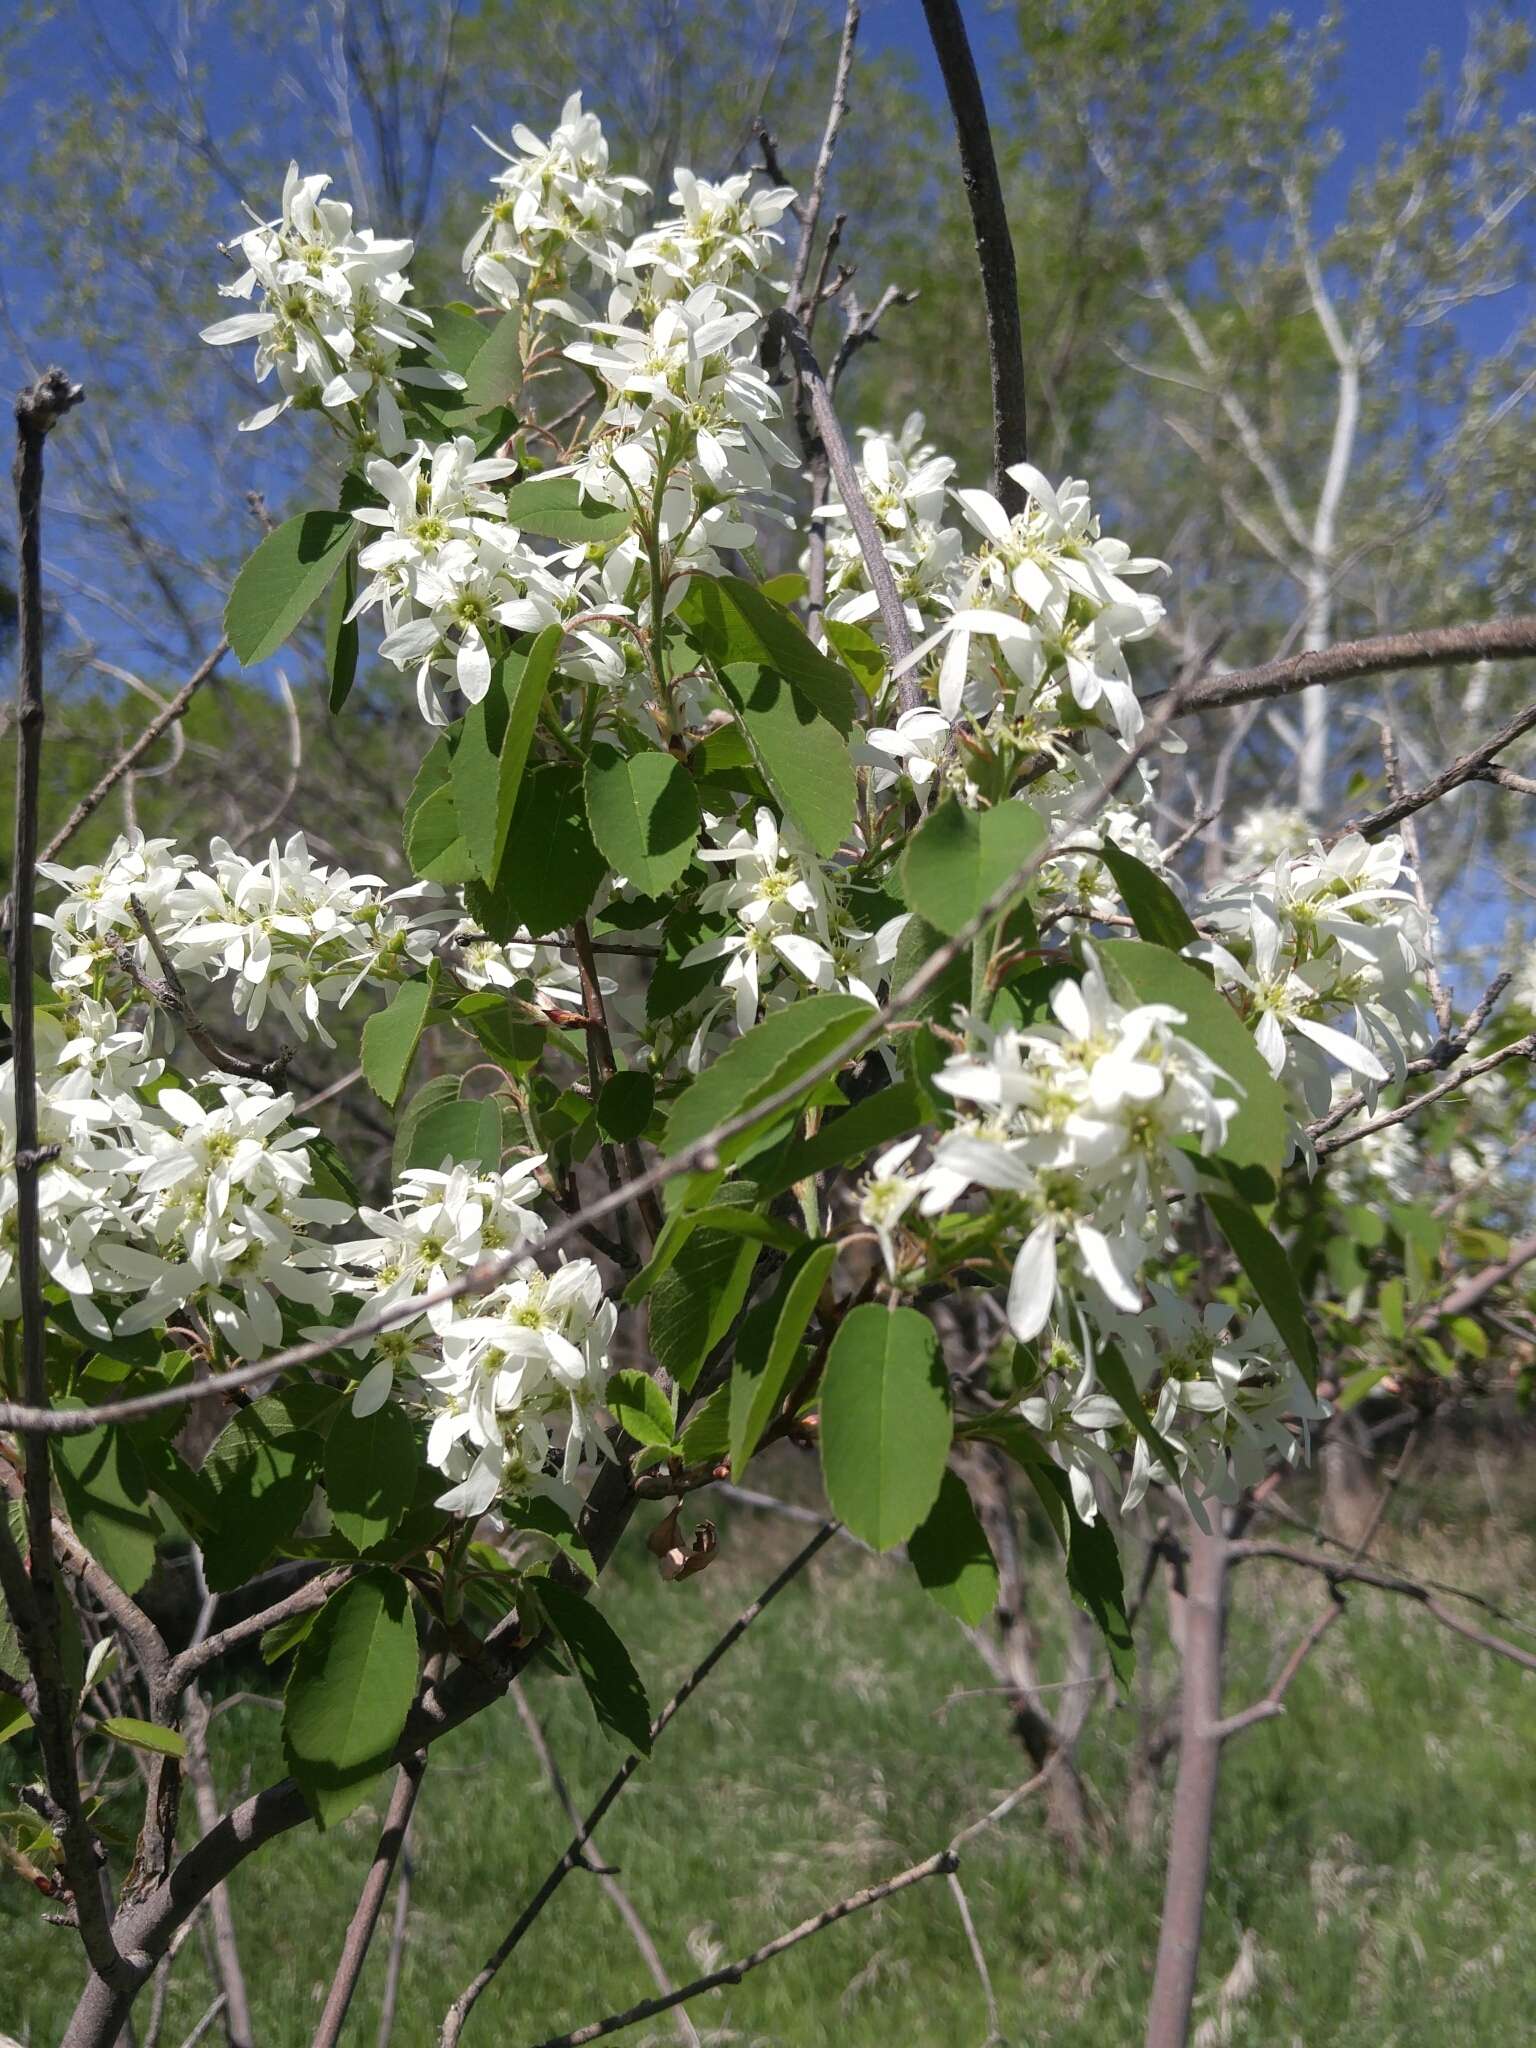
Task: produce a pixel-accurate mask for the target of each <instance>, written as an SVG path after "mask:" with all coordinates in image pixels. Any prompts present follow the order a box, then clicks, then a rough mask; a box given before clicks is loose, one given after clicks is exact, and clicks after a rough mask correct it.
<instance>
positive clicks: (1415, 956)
mask: <svg viewBox="0 0 1536 2048" xmlns="http://www.w3.org/2000/svg"><path fill="white" fill-rule="evenodd" d="M1409 879H1410V878H1409V876H1408V875H1407V873H1406V872H1405V868H1404V856H1403V842H1402V840H1401V839H1400V838H1397V837H1395V836H1394V837H1390V838H1387V839H1383V840H1381V841H1379V842H1377V843H1376V844H1374V845H1372V844H1370V843H1369V842H1368V841H1366V840H1364V839H1362V838H1361V837H1360V835H1359V834H1358V833H1348V834H1346V835H1345V837H1344V838H1342V839H1340V840H1338V841H1337V842H1336V843H1335V844H1334V845H1333V846H1331V847H1325V846H1323V845H1322V843H1321V842H1320V841H1317V840H1314V841H1313V842H1312V843H1311V845H1310V846H1308V847H1307V848H1306V849H1305V850H1304V851H1302V852H1300V853H1296V854H1281V855H1280V856H1279V857H1278V858H1277V859H1276V860H1275V861H1274V863H1273V865H1272V866H1271V867H1270V868H1269V869H1268V870H1267V871H1266V872H1265V873H1264V874H1263V875H1262V876H1261V877H1260V878H1259V879H1258V881H1256V882H1235V883H1233V884H1231V885H1229V886H1227V887H1225V888H1222V889H1220V890H1218V891H1217V893H1215V894H1214V895H1213V896H1212V897H1211V898H1210V899H1209V900H1208V901H1207V902H1206V903H1204V904H1203V905H1202V906H1201V907H1200V917H1201V921H1202V922H1203V923H1204V924H1205V925H1206V926H1207V927H1208V929H1209V930H1210V931H1211V932H1212V933H1213V934H1214V936H1213V937H1212V938H1209V939H1206V940H1203V941H1201V942H1199V943H1197V944H1195V945H1193V946H1191V947H1190V948H1189V949H1188V950H1190V951H1191V952H1193V953H1195V954H1196V955H1197V956H1198V957H1199V958H1202V959H1204V960H1207V961H1209V963H1210V964H1211V966H1212V967H1214V969H1215V970H1216V976H1217V980H1218V982H1219V983H1220V984H1221V985H1222V986H1223V987H1224V988H1225V989H1226V990H1227V991H1228V993H1229V994H1230V995H1231V997H1232V999H1233V1001H1234V1002H1235V1003H1236V1005H1237V1008H1238V1010H1239V1011H1240V1013H1241V1014H1243V1015H1244V1016H1245V1018H1246V1019H1247V1021H1248V1023H1249V1025H1250V1028H1251V1029H1252V1031H1253V1035H1254V1042H1255V1044H1256V1045H1257V1046H1258V1049H1259V1051H1260V1053H1262V1055H1263V1056H1264V1059H1265V1060H1266V1062H1267V1063H1268V1065H1269V1070H1270V1072H1271V1073H1272V1074H1274V1075H1275V1076H1276V1077H1277V1078H1278V1079H1280V1080H1281V1081H1283V1082H1284V1084H1285V1086H1286V1087H1287V1089H1288V1090H1289V1091H1290V1093H1291V1096H1292V1098H1293V1102H1294V1104H1295V1107H1296V1113H1297V1118H1298V1122H1305V1120H1306V1117H1307V1116H1313V1117H1318V1116H1322V1115H1324V1114H1326V1112H1327V1110H1328V1108H1329V1105H1330V1102H1331V1100H1332V1092H1333V1078H1332V1077H1333V1069H1332V1067H1331V1066H1330V1064H1329V1062H1330V1061H1336V1062H1337V1063H1338V1064H1339V1065H1341V1066H1343V1067H1346V1068H1347V1069H1348V1070H1349V1071H1350V1073H1351V1074H1353V1075H1354V1076H1356V1077H1357V1079H1358V1082H1359V1083H1360V1085H1361V1086H1363V1087H1364V1089H1365V1090H1366V1092H1367V1095H1368V1096H1370V1095H1371V1091H1373V1090H1374V1089H1375V1088H1377V1087H1379V1086H1380V1085H1381V1084H1382V1083H1383V1082H1386V1081H1388V1080H1392V1079H1399V1080H1400V1079H1401V1078H1402V1076H1403V1073H1404V1070H1405V1066H1406V1060H1407V1052H1408V1048H1410V1047H1412V1046H1415V1045H1417V1044H1421V1043H1423V1041H1424V1036H1425V1033H1424V1023H1423V1015H1422V1009H1421V1005H1420V1002H1419V999H1418V996H1417V994H1416V990H1415V983H1416V981H1417V979H1418V977H1419V976H1420V975H1421V974H1422V971H1423V967H1424V961H1425V957H1426V948H1427V944H1428V933H1427V932H1426V931H1425V929H1424V919H1423V916H1422V913H1421V912H1420V910H1419V907H1418V903H1417V900H1416V898H1415V896H1414V894H1413V891H1412V889H1411V888H1410V887H1408V886H1407V884H1408V882H1409ZM1330 1019H1334V1020H1338V1021H1333V1022H1330V1021H1328V1020H1330ZM1341 1021H1352V1022H1353V1025H1354V1031H1353V1033H1350V1032H1347V1031H1344V1030H1341V1029H1340V1028H1339V1022H1341Z"/></svg>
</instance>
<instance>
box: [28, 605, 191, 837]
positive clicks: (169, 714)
mask: <svg viewBox="0 0 1536 2048" xmlns="http://www.w3.org/2000/svg"><path fill="white" fill-rule="evenodd" d="M228 652H229V642H228V641H227V640H221V641H220V642H219V644H218V646H217V647H215V648H214V650H213V652H212V654H210V655H209V656H208V657H207V659H206V660H205V661H203V662H201V663H200V664H199V665H198V667H197V668H195V669H194V670H193V671H192V673H191V675H189V676H188V677H187V680H186V681H185V682H184V683H183V684H182V686H181V688H180V689H179V690H178V691H177V692H176V694H175V696H174V697H173V698H172V699H171V700H170V702H169V703H168V704H167V705H166V707H165V709H164V710H163V711H162V712H160V713H159V714H158V716H156V717H155V718H152V719H151V720H150V722H149V724H148V725H146V726H145V728H144V730H143V731H142V732H141V733H140V734H139V736H138V738H137V739H136V740H135V741H134V742H133V743H132V745H131V746H129V747H128V748H126V749H125V751H124V752H123V753H121V754H119V755H118V757H117V759H116V760H115V761H114V762H113V763H112V766H111V767H110V768H109V769H108V770H107V772H106V774H105V775H103V776H102V778H101V780H100V781H99V782H98V783H97V784H96V786H95V787H94V788H93V789H91V790H89V791H88V792H87V793H86V794H85V795H84V796H83V797H81V799H80V801H79V803H77V804H76V805H75V808H74V809H73V810H72V811H71V812H70V814H69V816H68V817H67V818H66V819H65V820H64V823H63V824H62V825H61V826H60V827H59V829H58V831H57V832H55V833H54V835H53V837H52V838H51V839H50V840H49V842H48V844H47V845H46V846H45V847H44V848H43V850H42V853H41V854H40V855H39V858H40V859H41V860H57V859H58V857H59V855H60V853H61V852H62V851H63V850H64V848H65V847H66V846H67V845H68V844H69V842H70V840H71V839H73V838H74V836H75V834H76V833H77V832H78V831H79V830H80V827H81V826H82V825H83V824H84V823H85V821H86V820H87V818H89V817H90V816H91V815H92V814H93V812H95V811H97V810H99V809H100V808H101V805H102V804H103V803H104V802H105V801H106V799H107V798H108V797H109V796H110V795H111V794H112V791H113V790H114V789H115V788H116V787H117V785H118V783H119V782H121V781H122V779H123V777H124V776H125V775H126V774H128V773H129V771H130V770H131V769H132V768H133V767H134V766H135V765H136V764H137V763H138V762H139V761H140V760H142V759H143V757H144V755H145V754H147V753H148V752H149V749H150V748H151V747H152V746H153V745H154V743H155V741H156V740H157V739H159V737H160V735H161V734H162V733H164V732H168V731H169V730H170V728H171V727H172V726H173V725H174V724H175V723H176V722H177V720H178V719H179V718H182V717H183V716H184V715H185V713H186V710H187V706H188V705H189V704H190V703H191V702H192V699H193V698H194V697H195V696H196V695H197V693H198V691H199V690H200V689H201V688H202V687H203V685H204V683H206V682H207V681H208V679H209V677H210V676H211V675H212V674H213V672H214V670H215V669H216V668H217V667H218V665H219V663H220V662H221V661H222V660H223V659H224V657H225V655H226V654H228Z"/></svg>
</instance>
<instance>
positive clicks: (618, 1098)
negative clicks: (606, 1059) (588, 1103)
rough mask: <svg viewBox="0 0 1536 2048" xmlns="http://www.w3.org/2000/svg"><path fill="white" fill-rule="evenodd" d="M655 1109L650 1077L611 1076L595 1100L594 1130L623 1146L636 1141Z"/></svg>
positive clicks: (654, 1094) (653, 1088)
mask: <svg viewBox="0 0 1536 2048" xmlns="http://www.w3.org/2000/svg"><path fill="white" fill-rule="evenodd" d="M655 1106H656V1080H655V1077H654V1075H651V1074H640V1073H634V1072H630V1073H625V1074H611V1075H610V1076H609V1077H608V1079H607V1080H606V1081H605V1082H604V1083H603V1092H602V1093H601V1095H599V1096H598V1098H597V1127H598V1129H599V1130H600V1131H601V1132H602V1134H603V1136H604V1137H605V1138H612V1139H613V1140H614V1141H615V1142H616V1143H617V1144H620V1145H627V1144H628V1143H629V1142H630V1141H631V1140H632V1139H634V1138H638V1137H639V1136H640V1134H641V1132H642V1131H643V1130H644V1129H645V1127H646V1125H647V1124H648V1123H649V1122H650V1120H651V1111H652V1110H653V1109H654V1108H655Z"/></svg>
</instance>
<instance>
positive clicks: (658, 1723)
mask: <svg viewBox="0 0 1536 2048" xmlns="http://www.w3.org/2000/svg"><path fill="white" fill-rule="evenodd" d="M837 1527H838V1524H837V1523H836V1522H826V1523H823V1525H822V1526H821V1528H819V1529H818V1530H817V1532H816V1534H815V1535H814V1536H813V1537H812V1538H811V1540H810V1542H809V1543H807V1544H805V1545H804V1547H803V1548H802V1549H800V1550H798V1551H796V1553H795V1555H794V1556H793V1557H792V1558H791V1559H790V1561H789V1563H788V1564H787V1565H786V1566H785V1567H784V1569H783V1570H782V1571H781V1572H780V1573H779V1575H778V1577H777V1578H776V1579H774V1580H773V1581H772V1582H771V1584H769V1585H768V1586H767V1587H765V1588H764V1590H763V1591H762V1592H761V1593H760V1594H759V1595H758V1597H757V1599H756V1600H754V1601H753V1602H752V1604H751V1606H750V1607H746V1608H743V1610H742V1612H741V1613H740V1614H738V1615H737V1617H736V1619H735V1620H734V1621H733V1622H732V1623H731V1625H730V1627H729V1628H728V1629H727V1630H726V1632H725V1634H724V1635H723V1636H721V1637H720V1639H719V1641H718V1642H717V1643H716V1644H715V1645H714V1647H713V1648H712V1649H711V1650H710V1651H709V1653H708V1655H707V1656H705V1657H704V1658H703V1659H702V1660H701V1662H700V1663H698V1664H697V1665H695V1667H694V1669H693V1670H692V1671H691V1672H690V1673H689V1674H688V1676H687V1677H686V1678H685V1679H684V1680H683V1682H682V1684H681V1685H680V1686H679V1687H678V1689H677V1691H676V1692H675V1693H673V1695H672V1697H671V1699H669V1700H668V1701H667V1704H666V1705H665V1706H664V1707H663V1708H662V1710H661V1712H660V1713H659V1714H658V1715H657V1716H656V1719H655V1720H654V1721H653V1722H652V1723H651V1745H652V1748H653V1749H654V1747H655V1745H656V1743H657V1741H658V1740H659V1739H660V1737H661V1735H662V1733H663V1731H664V1730H665V1729H666V1727H667V1726H668V1724H669V1723H670V1722H671V1721H672V1720H673V1718H674V1717H675V1716H676V1714H677V1713H678V1711H679V1710H680V1709H681V1708H682V1707H683V1706H684V1704H685V1703H686V1702H687V1701H688V1700H689V1699H690V1698H691V1697H692V1695H693V1694H694V1693H695V1692H697V1691H698V1689H699V1687H700V1686H701V1685H702V1684H703V1683H704V1681H705V1679H706V1678H707V1677H708V1676H709V1674H710V1672H711V1671H713V1670H714V1668H715V1666H716V1665H717V1664H718V1663H719V1662H720V1660H721V1658H722V1657H724V1656H725V1655H726V1654H727V1652H728V1651H730V1650H731V1649H733V1648H734V1647H735V1645H736V1644H737V1643H739V1642H740V1641H741V1638H742V1637H743V1636H744V1635H745V1634H746V1632H747V1630H748V1629H749V1628H750V1627H751V1626H752V1624H753V1622H755V1621H756V1620H757V1619H758V1618H759V1616H760V1615H761V1614H762V1613H763V1612H764V1610H765V1609H766V1608H767V1607H768V1606H769V1605H770V1603H771V1602H772V1601H774V1600H776V1599H777V1598H778V1596H779V1594H780V1593H782V1592H783V1590H784V1588H785V1587H786V1586H787V1585H788V1584H789V1583H790V1581H791V1580H792V1579H795V1578H797V1577H798V1576H799V1574H800V1573H801V1572H802V1571H804V1569H805V1567H806V1566H807V1565H808V1564H809V1563H810V1561H811V1559H812V1558H813V1557H814V1556H815V1555H816V1553H817V1552H818V1551H819V1550H820V1549H821V1548H822V1546H823V1544H825V1543H827V1542H829V1541H830V1540H831V1538H832V1536H833V1535H834V1533H835V1532H836V1530H837ZM639 1762H640V1759H639V1758H638V1757H637V1756H631V1757H627V1758H626V1759H625V1761H624V1762H623V1763H622V1764H621V1765H620V1766H619V1768H618V1770H617V1771H615V1772H614V1774H613V1776H612V1777H611V1778H610V1779H609V1781H608V1784H607V1786H606V1787H605V1789H604V1791H603V1793H602V1796H601V1797H600V1798H599V1800H598V1801H597V1804H596V1805H595V1806H594V1807H593V1808H592V1810H591V1812H590V1813H589V1814H588V1815H587V1817H586V1819H585V1820H584V1821H583V1822H582V1824H581V1825H580V1827H578V1828H577V1830H576V1832H575V1834H574V1835H573V1836H572V1837H571V1839H570V1841H569V1843H568V1844H567V1845H566V1849H565V1852H564V1854H563V1855H562V1856H561V1857H560V1858H559V1860H558V1861H557V1862H556V1863H554V1864H553V1865H552V1866H551V1868H550V1870H549V1873H548V1875H547V1876H546V1877H545V1879H544V1881H543V1883H542V1884H541V1885H540V1886H539V1888H538V1890H537V1891H536V1892H535V1893H534V1894H533V1896H532V1898H530V1899H529V1901H528V1903H527V1905H526V1906H524V1908H523V1910H522V1912H521V1913H519V1914H518V1916H517V1918H516V1920H515V1921H514V1922H513V1923H512V1926H511V1929H510V1930H509V1932H508V1933H507V1935H506V1937H505V1939H504V1940H503V1941H502V1942H501V1943H500V1944H499V1945H498V1946H497V1948H496V1949H495V1950H494V1951H493V1953H492V1954H491V1955H490V1956H488V1957H487V1958H486V1961H485V1963H484V1964H483V1966H482V1967H481V1969H480V1971H479V1972H478V1974H477V1975H476V1976H475V1977H474V1978H473V1979H472V1980H471V1981H470V1983H468V1984H467V1985H466V1986H465V1987H464V1989H463V1990H462V1991H461V1992H460V1993H459V1995H458V1997H457V1998H456V1999H455V2000H454V2002H453V2004H452V2005H451V2006H450V2007H449V2008H448V2011H447V2013H446V2014H445V2015H444V2018H443V2027H442V2035H441V2044H440V2048H456V2044H457V2042H458V2041H459V2039H460V2036H461V2035H462V2034H463V2031H464V2026H465V2023H466V2021H467V2020H468V2018H469V2016H470V2014H471V2013H472V2012H473V2011H474V2009H475V2006H476V2005H477V2004H478V2003H479V2001H480V1999H481V1998H482V1997H483V1995H484V1993H485V1992H486V1990H487V1989H488V1988H489V1986H490V1984H491V1982H492V1980H493V1979H494V1978H495V1975H496V1973H497V1971H498V1970H499V1969H500V1968H501V1966H502V1964H503V1963H505V1962H506V1960H507V1958H508V1956H510V1955H511V1953H512V1951H513V1950H514V1949H515V1948H516V1947H517V1945H518V1943H519V1942H520V1941H521V1940H522V1938H523V1936H524V1935H525V1934H526V1933H527V1931H528V1929H529V1928H530V1927H531V1926H532V1925H533V1923H534V1921H535V1920H537V1918H538V1917H539V1915H540V1913H542V1912H543V1910H544V1908H545V1907H546V1906H547V1905H548V1904H549V1902H550V1900H551V1899H552V1898H553V1897H554V1895H555V1893H556V1892H557V1891H558V1890H559V1888H560V1886H561V1885H562V1884H563V1883H564V1881H565V1879H566V1878H567V1877H568V1876H569V1875H570V1873H571V1872H572V1871H573V1870H575V1869H577V1868H578V1867H579V1865H580V1864H581V1861H582V1855H583V1851H584V1850H585V1848H586V1846H587V1843H588V1842H589V1841H590V1840H591V1839H592V1835H593V1832H594V1830H595V1829H596V1827H597V1825H598V1823H599V1822H600V1821H601V1820H602V1818H603V1815H604V1814H605V1813H607V1811H608V1809H609V1808H610V1807H611V1806H612V1805H613V1802H614V1801H615V1800H616V1799H617V1798H618V1796H619V1794H620V1793H621V1792H622V1791H623V1790H624V1787H625V1786H626V1785H627V1784H628V1783H629V1781H630V1779H631V1778H632V1777H633V1776H634V1773H635V1771H636V1769H637V1768H638V1766H639ZM690 1995H691V1994H690ZM656 2010H657V2011H663V2010H665V2008H664V2007H660V2006H658V2007H657V2008H656Z"/></svg>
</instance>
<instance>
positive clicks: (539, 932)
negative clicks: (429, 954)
mask: <svg viewBox="0 0 1536 2048" xmlns="http://www.w3.org/2000/svg"><path fill="white" fill-rule="evenodd" d="M607 872H608V864H607V862H606V861H605V860H604V859H603V856H602V855H601V854H600V853H599V852H598V850H597V847H596V845H595V843H594V841H593V838H592V828H591V826H590V825H589V824H588V823H587V807H586V804H585V802H584V801H583V798H582V786H581V770H580V768H579V767H578V766H577V765H576V763H574V762H570V761H541V762H538V763H536V764H535V765H534V766H533V767H531V768H529V769H528V770H527V772H526V773H525V774H524V776H523V779H522V785H521V787H520V788H519V790H518V793H517V805H516V808H515V809H514V811H513V813H512V822H511V829H510V831H509V833H508V836H507V843H506V852H505V856H504V858H503V860H502V862H501V866H500V867H499V868H498V870H497V874H496V880H495V882H494V883H492V884H491V885H490V886H489V887H484V886H480V885H476V886H474V887H472V888H471V889H469V890H468V891H467V892H466V897H465V901H466V902H467V904H468V906H469V910H470V914H471V915H472V916H474V917H477V918H479V919H480V920H481V922H482V924H483V925H484V928H485V930H486V932H487V933H488V934H489V935H490V937H491V938H493V939H495V940H496V941H497V943H498V944H505V943H506V941H507V940H508V939H510V938H511V937H512V935H513V934H514V933H515V932H516V931H517V929H518V927H519V926H522V925H526V927H527V928H528V930H529V931H530V932H532V933H533V934H534V935H535V936H536V937H542V936H543V935H544V934H545V933H546V932H557V931H561V930H563V929H564V928H565V927H566V926H568V925H570V924H573V923H574V922H575V920H576V919H577V918H578V917H583V916H585V914H586V912H587V909H588V907H589V906H590V904H591V902H592V898H593V897H594V896H595V895H596V894H597V889H598V884H599V883H600V882H601V881H602V880H603V878H604V876H605V875H606V874H607Z"/></svg>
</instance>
